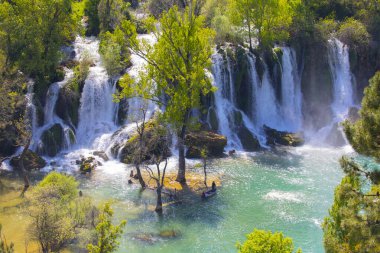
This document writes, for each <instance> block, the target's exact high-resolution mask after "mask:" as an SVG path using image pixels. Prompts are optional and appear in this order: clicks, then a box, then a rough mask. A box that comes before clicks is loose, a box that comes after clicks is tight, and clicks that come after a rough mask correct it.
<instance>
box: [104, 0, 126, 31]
mask: <svg viewBox="0 0 380 253" xmlns="http://www.w3.org/2000/svg"><path fill="white" fill-rule="evenodd" d="M128 6H129V3H126V2H124V0H100V2H99V5H98V16H99V27H100V31H101V32H107V31H110V32H112V31H114V30H115V29H116V27H118V26H119V25H120V24H121V22H122V20H124V19H125V18H126V17H127V16H129V13H128V9H127V8H128Z"/></svg>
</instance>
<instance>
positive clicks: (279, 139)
mask: <svg viewBox="0 0 380 253" xmlns="http://www.w3.org/2000/svg"><path fill="white" fill-rule="evenodd" d="M264 131H265V134H266V135H267V144H268V145H271V146H274V145H282V146H292V147H299V146H302V145H303V144H304V143H305V140H304V138H303V134H302V133H290V132H285V131H278V130H276V129H273V128H270V127H268V126H265V125H264Z"/></svg>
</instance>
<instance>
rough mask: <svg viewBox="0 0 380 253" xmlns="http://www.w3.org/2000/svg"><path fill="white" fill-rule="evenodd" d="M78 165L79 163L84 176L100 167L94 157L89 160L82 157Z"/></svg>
mask: <svg viewBox="0 0 380 253" xmlns="http://www.w3.org/2000/svg"><path fill="white" fill-rule="evenodd" d="M77 163H79V170H80V172H81V173H82V174H86V173H91V172H92V171H93V170H95V169H96V167H97V166H98V162H97V161H96V160H95V158H94V157H92V156H90V157H87V158H84V157H82V158H81V160H80V161H77Z"/></svg>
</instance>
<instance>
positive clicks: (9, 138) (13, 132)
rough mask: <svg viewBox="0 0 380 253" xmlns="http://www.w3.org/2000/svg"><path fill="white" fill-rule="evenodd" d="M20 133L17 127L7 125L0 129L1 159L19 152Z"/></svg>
mask: <svg viewBox="0 0 380 253" xmlns="http://www.w3.org/2000/svg"><path fill="white" fill-rule="evenodd" d="M17 140H18V133H17V129H16V127H14V126H12V125H6V126H4V127H0V157H7V156H10V155H12V154H14V153H15V152H16V150H17Z"/></svg>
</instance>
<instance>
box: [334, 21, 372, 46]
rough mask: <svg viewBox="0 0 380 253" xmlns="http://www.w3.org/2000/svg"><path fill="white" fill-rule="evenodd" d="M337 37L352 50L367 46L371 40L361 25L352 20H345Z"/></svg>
mask: <svg viewBox="0 0 380 253" xmlns="http://www.w3.org/2000/svg"><path fill="white" fill-rule="evenodd" d="M337 36H338V38H339V39H340V40H341V41H342V42H343V43H345V44H347V45H349V46H350V48H353V49H357V48H361V47H365V46H367V45H368V44H369V42H370V39H371V36H370V35H369V33H368V32H367V29H366V27H365V26H364V25H363V23H361V22H360V21H358V20H355V19H353V18H348V19H346V20H345V21H344V22H343V23H342V24H341V25H340V27H339V30H338V32H337Z"/></svg>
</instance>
